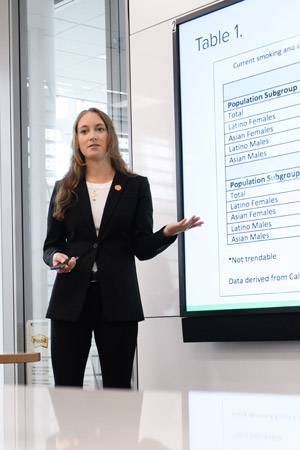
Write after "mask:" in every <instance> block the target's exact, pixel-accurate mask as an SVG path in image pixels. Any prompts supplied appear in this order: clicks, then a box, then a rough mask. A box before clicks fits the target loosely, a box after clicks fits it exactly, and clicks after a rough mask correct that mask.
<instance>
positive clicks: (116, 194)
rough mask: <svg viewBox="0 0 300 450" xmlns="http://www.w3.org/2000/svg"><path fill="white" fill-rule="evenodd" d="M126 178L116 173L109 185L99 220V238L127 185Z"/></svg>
mask: <svg viewBox="0 0 300 450" xmlns="http://www.w3.org/2000/svg"><path fill="white" fill-rule="evenodd" d="M127 180H128V177H127V175H125V174H123V173H121V172H116V174H115V176H114V179H113V181H112V184H111V188H110V190H109V193H108V196H107V200H106V204H105V207H104V211H103V216H102V220H101V225H100V230H99V237H100V238H101V234H102V233H103V230H104V229H105V227H106V225H107V223H108V221H109V219H110V216H111V214H112V212H113V210H114V209H115V207H116V205H117V203H118V201H119V199H120V198H121V196H122V194H123V192H124V188H125V185H126V183H127Z"/></svg>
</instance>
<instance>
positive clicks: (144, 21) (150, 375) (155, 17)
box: [128, 0, 300, 392]
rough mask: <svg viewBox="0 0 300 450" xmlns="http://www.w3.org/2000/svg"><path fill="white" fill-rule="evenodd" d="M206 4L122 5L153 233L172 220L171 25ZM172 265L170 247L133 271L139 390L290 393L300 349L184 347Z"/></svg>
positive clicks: (299, 370) (136, 137)
mask: <svg viewBox="0 0 300 450" xmlns="http://www.w3.org/2000/svg"><path fill="white" fill-rule="evenodd" d="M206 4H208V2H207V1H205V0H185V1H184V2H183V1H182V0H163V1H161V0H142V1H141V0H128V5H129V13H130V61H131V63H130V71H131V80H130V82H131V103H132V147H133V166H134V170H135V171H136V172H138V173H141V174H143V175H146V176H148V178H149V181H150V184H151V189H152V195H153V203H154V212H155V213H154V219H155V228H156V229H158V228H160V227H161V226H163V225H164V224H166V223H168V222H170V221H174V220H175V219H176V217H177V211H176V177H175V137H174V136H175V129H174V94H173V59H172V58H173V56H172V31H171V29H172V21H173V20H174V19H175V18H176V17H177V16H179V15H183V14H185V13H187V12H190V11H192V10H194V9H197V8H199V7H201V6H204V5H206ZM195 213H196V214H198V213H199V214H200V215H201V211H195ZM204 219H205V218H204ZM205 226H209V224H206V225H205ZM198 231H199V230H193V231H190V232H198ZM200 232H201V230H200ZM177 264H178V259H177V244H175V245H173V246H172V247H171V248H169V249H168V250H167V251H166V252H164V253H163V254H162V255H159V256H158V257H157V258H155V259H154V260H151V261H148V262H143V263H139V264H138V272H139V280H140V287H141V293H142V298H143V304H144V310H145V315H146V321H145V322H142V323H141V324H140V330H139V342H138V374H139V387H140V389H204V390H230V391H240V392H248V391H249V392H273V391H285V392H286V391H291V392H292V391H293V390H297V385H298V384H299V376H300V343H299V342H290V343H289V342H269V343H251V342H249V343H218V344H217V343H196V344H183V342H182V333H181V319H180V318H179V306H178V305H179V293H178V271H177ZM199 266H200V268H201V258H200V261H199Z"/></svg>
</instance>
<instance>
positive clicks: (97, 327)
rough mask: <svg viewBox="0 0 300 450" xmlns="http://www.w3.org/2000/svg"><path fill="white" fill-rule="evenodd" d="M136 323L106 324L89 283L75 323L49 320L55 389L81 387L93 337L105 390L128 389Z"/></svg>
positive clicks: (93, 285) (94, 288)
mask: <svg viewBox="0 0 300 450" xmlns="http://www.w3.org/2000/svg"><path fill="white" fill-rule="evenodd" d="M137 331H138V323H137V322H108V321H106V320H105V318H104V317H103V314H102V309H101V301H100V295H99V285H98V283H90V285H89V290H88V293H87V297H86V300H85V304H84V308H83V311H82V314H81V316H80V318H79V320H78V321H77V322H63V321H59V320H53V319H52V320H51V355H52V367H53V373H54V381H55V386H81V387H82V386H83V378H84V371H85V366H86V362H87V358H88V354H89V351H90V347H91V340H92V333H93V332H94V336H95V342H96V346H97V349H98V353H99V358H100V365H101V370H102V379H103V387H104V388H124V389H130V387H131V386H130V384H131V375H132V367H133V360H134V353H135V349H136V343H137Z"/></svg>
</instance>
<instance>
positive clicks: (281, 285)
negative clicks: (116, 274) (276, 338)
mask: <svg viewBox="0 0 300 450" xmlns="http://www.w3.org/2000/svg"><path fill="white" fill-rule="evenodd" d="M299 17H300V2H299V1H298V0H286V1H285V2H282V1H281V0H240V1H221V2H217V3H215V4H214V5H213V6H210V7H208V8H204V9H202V10H199V11H197V12H195V13H194V14H193V15H190V16H188V17H183V18H180V19H179V20H177V21H176V22H175V23H174V29H173V35H174V66H175V98H176V130H177V150H178V151H177V155H178V158H177V167H178V199H179V214H180V216H181V217H190V216H191V215H192V214H200V215H201V217H202V218H203V220H204V221H205V225H204V226H203V228H202V229H196V230H192V231H189V232H188V233H186V234H185V236H184V238H181V241H180V245H179V247H180V257H179V260H180V280H181V287H180V292H181V295H180V297H181V315H182V316H183V317H195V316H201V317H204V316H207V317H208V316H219V317H220V316H226V315H227V316H228V315H234V316H235V315H238V316H241V315H242V316H243V315H246V314H252V315H253V314H254V315H255V317H257V316H256V315H257V314H267V315H269V317H271V316H270V315H272V314H283V313H286V314H290V313H296V312H299V311H300V26H299ZM284 317H285V319H287V317H288V316H287V315H285V316H284ZM293 317H294V318H295V316H293ZM277 319H278V318H277ZM277 319H276V320H277ZM241 320H242V319H241V318H240V322H239V323H243V322H241ZM298 321H299V328H300V319H299V315H298Z"/></svg>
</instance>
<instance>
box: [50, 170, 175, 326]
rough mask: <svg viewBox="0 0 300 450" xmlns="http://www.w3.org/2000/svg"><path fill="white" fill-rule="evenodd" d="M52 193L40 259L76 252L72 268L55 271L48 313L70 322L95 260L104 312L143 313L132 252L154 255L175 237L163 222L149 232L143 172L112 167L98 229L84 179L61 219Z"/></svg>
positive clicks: (121, 316)
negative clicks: (129, 173)
mask: <svg viewBox="0 0 300 450" xmlns="http://www.w3.org/2000/svg"><path fill="white" fill-rule="evenodd" d="M55 191H56V188H55V189H54V192H53V194H52V198H51V201H50V207H49V214H48V229H47V236H46V240H45V243H44V261H45V263H46V264H48V265H49V266H51V265H52V259H53V254H54V253H55V252H61V253H65V254H66V255H68V256H70V257H71V256H79V259H78V261H77V263H76V266H75V268H74V269H73V270H72V271H71V272H70V273H66V274H57V276H56V279H55V283H54V286H53V290H52V295H51V298H50V304H49V308H48V311H47V315H46V317H48V318H51V319H57V320H64V321H70V322H74V321H76V320H77V319H78V318H79V316H80V313H81V311H82V307H83V303H84V300H85V297H86V293H87V289H88V286H89V282H90V276H91V271H92V267H93V264H94V261H96V262H97V267H98V280H99V288H100V296H101V302H102V307H103V313H104V316H105V318H106V319H107V320H109V321H125V320H132V321H140V320H143V319H144V315H143V309H142V304H141V298H140V292H139V287H138V281H137V274H136V267H135V256H136V257H137V258H138V259H140V260H146V259H150V258H153V257H154V256H156V255H157V254H159V253H160V252H162V251H163V250H165V249H166V248H167V247H168V246H169V245H170V244H171V243H172V242H174V241H175V239H176V237H172V238H166V237H165V236H164V235H163V228H162V229H161V230H159V231H157V232H156V233H153V231H152V229H153V219H152V199H151V193H150V187H149V183H148V180H147V178H145V177H141V176H132V177H129V176H127V175H125V174H123V173H121V172H116V174H115V177H114V179H113V182H112V185H111V188H110V191H109V194H108V197H107V201H106V205H105V208H104V211H103V217H102V221H101V226H100V231H99V235H98V236H97V235H96V231H95V226H94V221H93V216H92V211H91V205H90V199H89V194H88V190H87V186H86V181H85V179H84V178H83V179H81V181H80V182H79V184H78V186H77V188H76V189H75V193H76V195H74V194H73V197H72V201H71V203H70V207H69V208H68V209H67V211H66V212H65V217H64V220H57V219H55V218H54V217H53V199H54V196H55Z"/></svg>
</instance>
